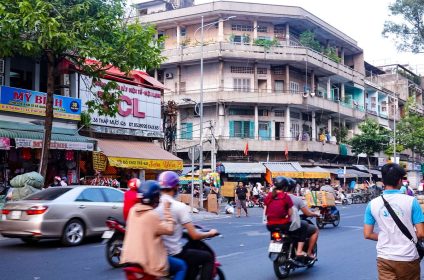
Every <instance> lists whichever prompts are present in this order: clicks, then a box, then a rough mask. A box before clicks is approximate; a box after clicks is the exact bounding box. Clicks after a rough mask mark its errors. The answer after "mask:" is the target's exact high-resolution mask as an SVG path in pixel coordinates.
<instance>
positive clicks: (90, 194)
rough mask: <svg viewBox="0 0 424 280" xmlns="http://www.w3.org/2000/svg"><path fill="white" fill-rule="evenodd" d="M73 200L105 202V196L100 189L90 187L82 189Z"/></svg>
mask: <svg viewBox="0 0 424 280" xmlns="http://www.w3.org/2000/svg"><path fill="white" fill-rule="evenodd" d="M75 201H80V202H105V198H104V197H103V194H102V192H101V191H100V189H95V188H90V189H86V190H83V192H82V193H81V194H80V195H79V196H78V198H77V199H76V200H75Z"/></svg>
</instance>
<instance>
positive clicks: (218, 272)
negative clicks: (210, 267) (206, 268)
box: [214, 267, 225, 280]
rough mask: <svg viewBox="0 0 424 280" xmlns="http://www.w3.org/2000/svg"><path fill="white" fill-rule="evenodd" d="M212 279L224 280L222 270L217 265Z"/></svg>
mask: <svg viewBox="0 0 424 280" xmlns="http://www.w3.org/2000/svg"><path fill="white" fill-rule="evenodd" d="M214 280H225V275H224V272H223V271H222V269H221V268H219V267H218V268H217V269H216V276H215V278H214Z"/></svg>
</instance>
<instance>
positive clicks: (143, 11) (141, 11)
mask: <svg viewBox="0 0 424 280" xmlns="http://www.w3.org/2000/svg"><path fill="white" fill-rule="evenodd" d="M138 14H139V15H140V16H144V15H147V9H141V10H138Z"/></svg>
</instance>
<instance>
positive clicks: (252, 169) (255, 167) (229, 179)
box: [221, 162, 266, 197]
mask: <svg viewBox="0 0 424 280" xmlns="http://www.w3.org/2000/svg"><path fill="white" fill-rule="evenodd" d="M222 166H223V168H222V173H221V177H222V178H223V181H224V184H223V187H222V195H223V196H225V197H234V190H235V187H236V185H237V182H239V181H241V182H244V183H251V184H252V185H253V184H254V183H257V182H260V183H261V184H264V180H265V178H264V175H265V172H266V169H265V166H264V165H263V164H261V163H255V162H223V163H222Z"/></svg>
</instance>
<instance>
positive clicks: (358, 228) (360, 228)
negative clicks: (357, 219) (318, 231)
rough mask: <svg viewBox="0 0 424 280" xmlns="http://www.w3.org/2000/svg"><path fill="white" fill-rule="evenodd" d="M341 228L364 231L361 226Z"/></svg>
mask: <svg viewBox="0 0 424 280" xmlns="http://www.w3.org/2000/svg"><path fill="white" fill-rule="evenodd" d="M340 227H341V228H350V229H356V230H362V229H363V227H360V226H340Z"/></svg>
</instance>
